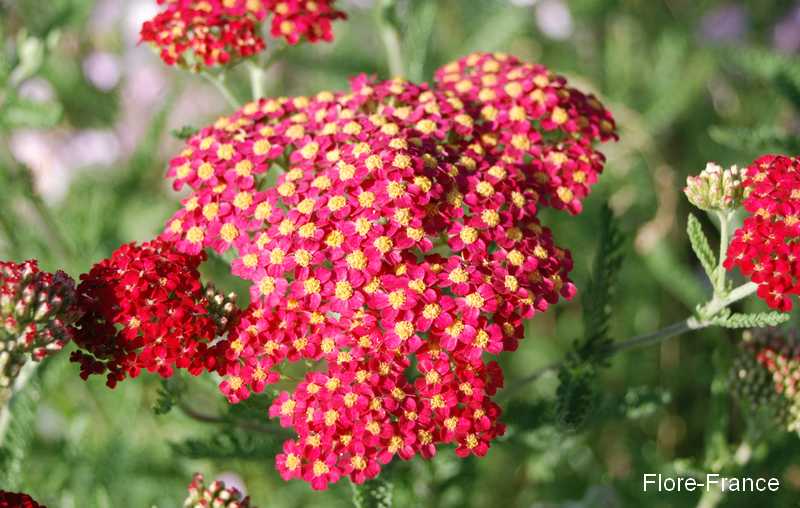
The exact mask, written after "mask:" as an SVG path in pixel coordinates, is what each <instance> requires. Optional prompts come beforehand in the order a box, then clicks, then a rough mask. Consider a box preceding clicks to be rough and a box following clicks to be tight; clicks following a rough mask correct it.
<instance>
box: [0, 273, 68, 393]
mask: <svg viewBox="0 0 800 508" xmlns="http://www.w3.org/2000/svg"><path fill="white" fill-rule="evenodd" d="M79 316H80V311H79V309H78V307H77V305H76V296H75V282H74V281H73V280H72V278H70V277H69V276H68V275H67V274H66V273H64V272H62V271H58V272H56V273H54V274H53V273H48V272H42V271H41V270H39V265H38V263H37V262H36V261H35V260H30V261H25V262H24V263H13V262H7V261H2V262H0V402H1V401H2V400H3V399H4V398H5V396H4V393H5V390H6V389H7V388H8V387H9V386H10V385H11V383H12V382H13V380H14V379H15V378H16V376H17V375H18V373H19V370H20V368H22V366H23V365H24V364H25V362H26V361H28V359H29V358H32V359H33V360H34V361H39V360H41V359H42V358H44V357H45V356H46V355H47V354H49V353H52V352H54V351H58V350H60V349H61V348H62V347H64V345H65V344H66V343H67V342H69V340H70V339H71V337H72V332H71V329H70V326H71V325H72V323H73V322H74V321H75V320H76V319H78V317H79Z"/></svg>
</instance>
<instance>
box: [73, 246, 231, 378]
mask: <svg viewBox="0 0 800 508" xmlns="http://www.w3.org/2000/svg"><path fill="white" fill-rule="evenodd" d="M204 259H205V255H204V254H201V255H193V254H183V253H180V252H178V251H176V250H175V249H174V246H173V245H171V244H169V243H168V242H164V241H163V240H160V239H159V240H154V241H152V242H148V243H145V244H142V245H137V244H135V243H130V244H126V245H123V246H122V247H120V248H119V249H117V250H116V251H115V252H114V253H113V254H112V256H111V258H109V259H105V260H103V261H101V262H99V263H97V264H96V265H94V266H93V267H92V269H91V271H90V272H89V273H87V274H84V275H82V276H81V283H80V285H79V286H78V298H79V305H80V307H81V309H82V310H84V312H85V314H84V315H83V317H82V318H81V319H80V320H79V321H78V322H77V324H76V326H75V332H74V333H75V343H76V344H77V345H78V347H79V348H80V349H78V350H77V351H75V352H73V354H72V358H71V359H72V361H75V362H78V363H80V364H81V376H82V377H83V378H84V379H86V378H87V377H88V376H89V375H91V374H103V373H106V374H107V384H108V385H109V386H111V387H113V386H115V385H116V383H117V382H118V381H121V380H123V379H124V378H125V377H126V376H131V377H135V376H137V375H138V374H139V372H140V371H141V369H146V370H148V371H150V372H158V373H159V374H160V375H161V376H163V377H169V376H171V375H172V373H173V370H174V369H175V368H183V369H187V370H189V372H190V373H192V374H194V375H197V374H199V373H200V372H202V371H203V370H204V369H206V368H213V367H215V365H214V363H213V357H211V356H208V355H207V349H208V343H209V342H211V341H212V340H213V339H214V338H215V337H216V336H217V335H218V334H221V333H224V329H221V320H220V317H219V315H218V313H216V312H213V313H212V309H213V308H214V307H216V306H219V305H220V304H222V305H223V306H225V302H220V301H214V302H213V304H212V303H211V302H209V301H208V295H207V294H206V291H205V290H204V289H203V287H202V285H201V282H200V274H199V273H198V271H197V268H198V266H199V265H200V263H201V262H202V261H203V260H204ZM229 315H230V314H229ZM227 319H230V317H226V320H227Z"/></svg>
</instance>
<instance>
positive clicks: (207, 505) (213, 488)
mask: <svg viewBox="0 0 800 508" xmlns="http://www.w3.org/2000/svg"><path fill="white" fill-rule="evenodd" d="M183 506H184V507H185V508H251V507H250V498H249V497H244V496H243V495H242V493H241V492H240V491H239V490H238V489H236V488H235V487H226V486H225V483H224V482H221V481H219V480H215V481H213V482H211V484H209V485H206V484H205V480H204V478H203V475H202V474H200V473H196V474H195V475H194V477H193V478H192V483H190V484H189V496H188V497H187V498H186V501H184V503H183Z"/></svg>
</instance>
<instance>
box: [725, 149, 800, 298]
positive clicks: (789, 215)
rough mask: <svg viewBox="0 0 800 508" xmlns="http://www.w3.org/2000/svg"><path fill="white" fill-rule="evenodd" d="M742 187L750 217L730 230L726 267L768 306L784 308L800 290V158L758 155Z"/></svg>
mask: <svg viewBox="0 0 800 508" xmlns="http://www.w3.org/2000/svg"><path fill="white" fill-rule="evenodd" d="M744 186H745V188H746V192H747V197H746V198H745V200H744V208H745V210H747V211H748V212H749V213H750V216H749V217H747V218H746V219H745V220H744V225H743V226H742V227H741V228H740V229H738V230H737V231H736V233H735V234H734V237H733V240H732V242H731V245H730V247H729V248H728V257H727V259H726V260H725V267H726V268H727V269H728V270H731V269H733V268H734V267H738V268H739V269H740V270H741V271H742V273H743V274H744V275H745V276H747V277H749V278H750V279H751V280H752V281H753V282H755V283H757V284H758V296H759V297H761V298H762V299H763V300H764V301H766V302H767V304H768V305H769V306H770V307H772V308H773V309H777V310H780V311H783V312H788V311H790V310H791V309H792V300H791V295H797V294H800V242H798V240H799V239H800V159H798V158H795V157H785V156H782V155H765V156H763V157H760V158H758V159H756V160H755V161H754V162H753V163H752V164H751V165H750V166H748V168H747V171H746V178H745V180H744Z"/></svg>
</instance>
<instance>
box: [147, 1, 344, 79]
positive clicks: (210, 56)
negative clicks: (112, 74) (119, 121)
mask: <svg viewBox="0 0 800 508" xmlns="http://www.w3.org/2000/svg"><path fill="white" fill-rule="evenodd" d="M334 1H335V0H308V1H304V0H158V3H159V4H162V5H165V6H166V9H165V10H164V11H163V12H161V13H159V14H158V15H157V16H156V17H155V18H153V19H152V20H150V21H147V22H145V23H144V24H143V25H142V30H141V40H142V41H143V42H149V43H151V44H153V45H154V46H155V47H157V48H158V49H159V50H160V54H161V59H162V60H163V61H164V62H165V63H166V64H167V65H175V64H178V65H181V66H184V67H190V68H194V69H199V68H201V67H203V66H205V67H211V66H214V65H224V64H227V63H228V62H230V61H231V60H232V59H240V58H247V57H250V56H253V55H255V54H256V53H259V52H261V51H263V50H264V49H265V47H266V44H265V42H264V39H263V37H262V36H261V35H260V27H261V23H262V22H263V21H264V20H265V19H266V17H267V15H268V14H270V13H271V14H272V15H273V17H272V34H273V35H274V36H276V37H283V38H284V39H285V40H286V41H287V42H288V43H289V44H297V43H298V42H300V41H301V40H303V39H305V40H308V41H309V42H316V41H319V40H326V41H330V40H332V39H333V32H332V30H331V22H332V21H333V20H335V19H338V18H344V14H343V13H342V12H340V11H337V10H336V9H335V8H334V7H333V3H334Z"/></svg>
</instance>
